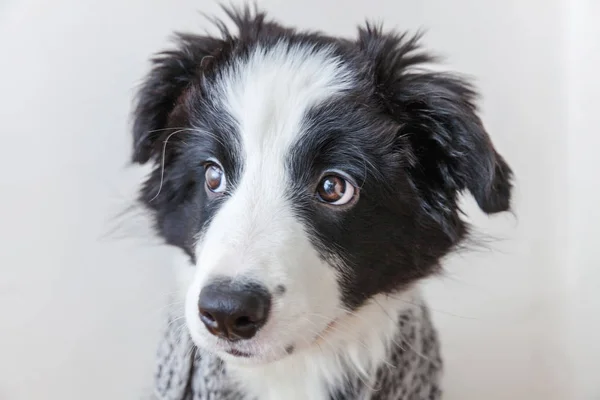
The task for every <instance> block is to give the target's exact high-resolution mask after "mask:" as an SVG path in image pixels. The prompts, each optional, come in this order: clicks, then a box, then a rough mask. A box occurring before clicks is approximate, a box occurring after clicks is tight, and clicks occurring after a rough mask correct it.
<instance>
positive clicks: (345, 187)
mask: <svg viewBox="0 0 600 400" xmlns="http://www.w3.org/2000/svg"><path fill="white" fill-rule="evenodd" d="M356 194H357V190H356V188H355V187H354V185H352V184H351V183H350V182H348V180H346V179H344V178H342V177H341V176H337V175H327V176H325V177H323V178H322V179H321V181H320V182H319V185H318V186H317V197H318V199H319V200H321V201H322V202H324V203H327V204H331V205H336V206H341V205H344V204H348V203H350V202H353V201H355V200H356V197H357V196H356Z"/></svg>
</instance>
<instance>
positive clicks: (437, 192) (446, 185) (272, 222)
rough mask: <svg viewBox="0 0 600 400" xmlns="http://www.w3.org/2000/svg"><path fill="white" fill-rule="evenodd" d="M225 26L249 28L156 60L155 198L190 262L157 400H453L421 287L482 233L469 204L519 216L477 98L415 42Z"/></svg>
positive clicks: (160, 229) (151, 100)
mask: <svg viewBox="0 0 600 400" xmlns="http://www.w3.org/2000/svg"><path fill="white" fill-rule="evenodd" d="M227 13H228V15H229V17H230V18H231V19H232V20H233V22H234V23H235V25H236V26H237V32H236V33H232V32H231V31H230V30H228V28H226V27H225V25H224V24H223V23H222V22H219V21H217V25H218V27H219V28H220V30H221V34H220V36H218V37H213V36H202V35H195V34H179V35H177V40H176V43H175V45H174V47H173V48H172V49H170V50H167V51H165V52H162V53H160V54H159V55H157V56H156V57H155V58H154V59H153V67H152V69H151V71H150V73H149V75H148V76H147V77H146V79H145V81H144V82H143V84H142V85H141V88H140V91H139V95H138V98H137V103H136V106H135V110H134V127H133V136H134V145H133V160H134V162H136V163H140V164H144V163H151V165H152V166H153V170H152V172H151V173H150V174H149V176H148V179H147V181H146V182H145V184H144V185H143V187H142V189H141V194H140V201H141V202H142V203H143V204H144V205H145V207H147V209H148V210H149V211H150V212H151V213H152V216H153V218H154V220H155V224H156V230H157V233H158V235H160V236H161V237H162V238H163V239H164V240H165V241H166V243H168V244H170V245H173V246H176V247H178V248H180V249H181V250H183V252H184V254H185V255H186V257H185V260H184V261H182V262H180V263H178V269H179V270H180V272H181V278H182V279H181V281H182V283H183V286H184V290H182V294H181V299H180V300H181V302H184V303H185V306H182V307H181V308H178V307H174V309H173V312H172V318H171V320H170V321H169V324H168V329H167V331H166V335H165V338H164V340H163V342H162V344H161V346H160V350H159V361H158V368H157V372H156V383H155V390H154V392H155V393H154V396H155V398H161V399H187V400H191V399H193V400H199V399H222V400H234V399H236V400H237V399H240V400H254V399H257V400H295V399H302V400H307V399H310V400H332V399H347V400H354V399H361V400H363V399H370V400H375V399H382V400H391V399H438V398H440V396H441V390H440V374H441V370H442V365H441V364H442V363H441V360H440V356H439V348H438V342H437V338H436V334H435V330H434V328H433V327H432V325H431V322H430V318H429V315H428V312H427V309H426V307H425V305H424V304H423V302H422V300H421V297H420V295H419V292H418V289H417V286H418V283H419V282H420V281H421V280H422V279H423V278H425V277H428V276H430V275H432V274H435V273H436V272H438V271H439V270H440V260H441V259H442V258H443V257H444V256H445V255H447V254H448V253H449V252H451V251H453V249H455V248H456V247H457V246H458V245H459V244H460V243H461V242H462V240H463V239H464V238H465V237H466V234H467V229H468V227H467V224H466V223H465V221H463V219H461V213H460V210H459V205H458V198H457V197H458V195H459V194H460V193H461V192H463V191H468V192H470V193H471V194H472V195H473V197H474V198H475V200H476V201H477V204H478V205H479V207H480V208H481V209H482V210H483V211H484V212H486V213H488V214H491V213H497V212H502V211H506V210H508V209H509V205H510V192H511V175H512V173H511V170H510V168H509V166H508V165H507V164H506V162H505V161H504V159H503V158H502V157H501V156H500V155H499V154H498V153H497V152H496V150H495V149H494V147H493V145H492V142H491V140H490V138H489V136H488V134H487V133H486V131H485V129H484V126H483V124H482V122H481V120H480V119H479V117H478V116H477V109H476V105H475V99H476V93H475V91H474V89H473V88H472V87H471V86H470V85H469V84H468V83H467V82H465V81H464V80H462V79H461V78H459V77H457V76H455V75H452V74H446V73H438V72H430V71H427V70H425V69H424V68H423V67H424V65H425V64H427V63H429V62H431V61H433V58H432V57H431V56H430V55H429V54H428V53H427V52H424V51H423V50H421V48H420V46H419V44H418V37H410V36H407V35H406V34H398V33H393V32H392V33H384V32H382V31H381V29H379V28H377V27H373V26H371V25H366V26H365V27H363V28H360V29H359V30H358V37H357V38H355V39H342V38H335V37H331V36H327V35H324V34H321V33H311V32H301V31H297V30H294V29H291V28H287V27H284V26H282V25H280V24H278V23H276V22H272V21H269V20H267V19H266V17H265V14H264V13H262V12H257V11H250V10H248V9H244V10H237V11H236V10H228V11H227ZM184 299H185V301H183V300H184Z"/></svg>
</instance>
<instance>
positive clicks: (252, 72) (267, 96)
mask: <svg viewBox="0 0 600 400" xmlns="http://www.w3.org/2000/svg"><path fill="white" fill-rule="evenodd" d="M352 80H353V79H352V75H351V73H350V70H349V69H348V68H347V66H345V65H344V64H343V63H342V61H341V60H340V59H339V58H338V57H336V56H335V55H334V54H333V52H332V50H331V49H330V48H327V47H324V48H320V49H316V48H314V46H313V45H307V44H305V45H294V46H290V45H288V44H287V43H284V42H281V43H279V44H277V45H276V46H273V47H270V48H261V47H258V48H256V49H255V50H254V51H253V52H252V53H251V54H250V56H249V57H248V58H247V59H242V60H240V61H238V62H236V63H235V64H234V65H233V66H232V67H231V68H230V69H229V70H228V71H227V72H226V73H225V74H224V75H223V79H222V81H221V86H222V90H223V93H224V95H225V98H224V106H225V107H226V108H227V111H228V113H229V114H230V115H231V116H232V117H233V118H234V120H235V121H236V122H237V125H238V132H239V134H240V136H241V139H242V147H243V149H244V153H245V155H246V157H250V158H253V157H260V156H268V157H275V158H273V159H272V162H279V163H281V162H282V161H284V160H283V159H282V157H285V155H286V152H287V150H288V149H289V148H290V146H291V145H292V144H293V143H294V142H295V140H296V139H297V138H298V136H299V135H300V134H301V133H302V132H303V126H302V125H303V117H304V115H305V113H306V111H308V110H309V109H310V108H311V107H313V106H315V105H318V104H320V103H323V102H326V101H327V100H328V99H330V98H331V97H333V96H335V95H336V94H339V93H341V92H343V91H345V90H348V89H350V87H351V84H352Z"/></svg>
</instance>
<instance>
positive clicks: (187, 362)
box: [150, 306, 442, 400]
mask: <svg viewBox="0 0 600 400" xmlns="http://www.w3.org/2000/svg"><path fill="white" fill-rule="evenodd" d="M184 324H185V323H184V320H183V318H179V319H176V318H171V319H170V320H169V322H168V324H167V329H166V332H165V335H164V337H163V339H162V341H161V343H160V346H159V350H158V360H157V367H156V375H155V386H154V394H153V395H152V396H151V397H150V399H153V400H260V398H259V399H255V398H253V397H252V396H249V395H247V394H244V393H243V392H242V391H241V390H240V389H239V388H238V387H237V385H236V384H235V383H234V382H233V381H232V380H231V379H230V377H229V376H228V374H227V367H226V365H225V364H224V363H223V362H222V361H221V360H220V359H219V358H218V357H215V356H214V355H211V354H208V353H201V352H200V351H199V350H198V349H197V348H196V347H195V346H194V345H193V343H192V341H191V338H190V337H189V334H188V333H187V330H186V328H185V325H184ZM394 343H396V345H394V346H393V347H391V351H390V352H389V356H388V359H387V360H386V361H385V362H382V363H381V365H379V366H378V368H377V371H376V374H375V376H374V379H373V382H374V383H375V384H374V385H369V386H370V387H367V386H366V385H365V384H364V383H363V381H364V379H361V378H359V377H356V378H355V379H351V380H349V381H347V382H346V383H345V384H344V385H343V386H341V387H332V388H330V400H355V399H356V400H358V399H360V400H363V399H364V400H437V399H440V397H441V390H440V386H439V385H440V379H441V370H442V361H441V358H440V353H439V344H438V340H437V335H436V332H435V329H434V328H433V326H432V324H431V321H430V317H429V312H428V311H427V309H426V308H425V307H424V306H418V307H414V308H410V309H408V310H405V311H403V312H402V313H401V314H399V315H398V333H397V335H396V338H395V340H394ZM282 400H285V399H282ZM307 400H309V399H307Z"/></svg>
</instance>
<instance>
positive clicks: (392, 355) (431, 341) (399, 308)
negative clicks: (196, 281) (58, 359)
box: [155, 291, 441, 400]
mask: <svg viewBox="0 0 600 400" xmlns="http://www.w3.org/2000/svg"><path fill="white" fill-rule="evenodd" d="M193 349H194V346H193V344H192V343H191V340H190V339H189V336H188V335H187V332H186V330H185V329H184V327H183V326H182V325H181V324H178V323H173V321H171V322H170V323H169V329H168V332H167V335H166V336H165V339H164V341H163V343H162V345H161V350H160V351H159V356H160V359H159V363H158V369H157V376H156V378H157V380H156V390H155V392H156V394H157V395H156V397H158V398H160V399H169V400H171V399H173V400H175V399H186V400H187V399H190V400H192V399H193V400H200V399H205V398H213V397H210V394H212V395H213V396H215V397H214V398H219V399H222V400H234V399H235V400H241V399H244V400H246V399H248V400H252V399H258V400H263V399H264V400H271V399H273V400H274V399H278V400H279V399H286V400H288V399H289V400H295V399H302V400H304V399H311V400H312V399H314V400H330V399H336V400H337V399H345V400H353V399H372V400H374V399H382V400H383V399H404V398H412V396H416V397H417V398H432V399H435V398H437V396H439V389H438V384H439V374H440V371H441V360H440V357H439V350H438V345H437V339H436V335H435V332H434V330H433V327H432V326H431V323H430V321H429V316H428V312H427V310H426V308H425V307H424V306H423V304H422V301H421V299H420V296H419V294H418V293H417V292H415V291H410V292H406V293H404V294H402V295H395V296H377V297H376V298H374V299H373V300H372V301H371V302H369V303H368V304H367V305H365V306H363V307H361V308H360V309H359V310H358V311H357V312H355V313H352V314H349V315H348V316H347V317H346V318H345V319H343V320H340V321H338V322H336V324H335V325H334V327H333V328H332V329H331V330H330V331H329V332H328V333H327V334H326V335H325V336H324V337H323V338H322V340H320V341H319V342H317V343H315V344H314V345H313V346H311V347H310V348H308V349H305V350H299V351H297V352H295V353H294V354H292V355H290V356H289V357H287V358H285V359H282V360H280V361H277V362H273V363H270V364H265V365H258V366H241V365H233V364H226V363H224V362H223V361H222V360H220V359H219V358H217V357H215V356H214V355H212V354H209V353H207V352H204V351H201V350H193ZM401 391H402V392H401ZM417 393H419V395H417ZM421 394H423V395H424V394H427V397H421Z"/></svg>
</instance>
